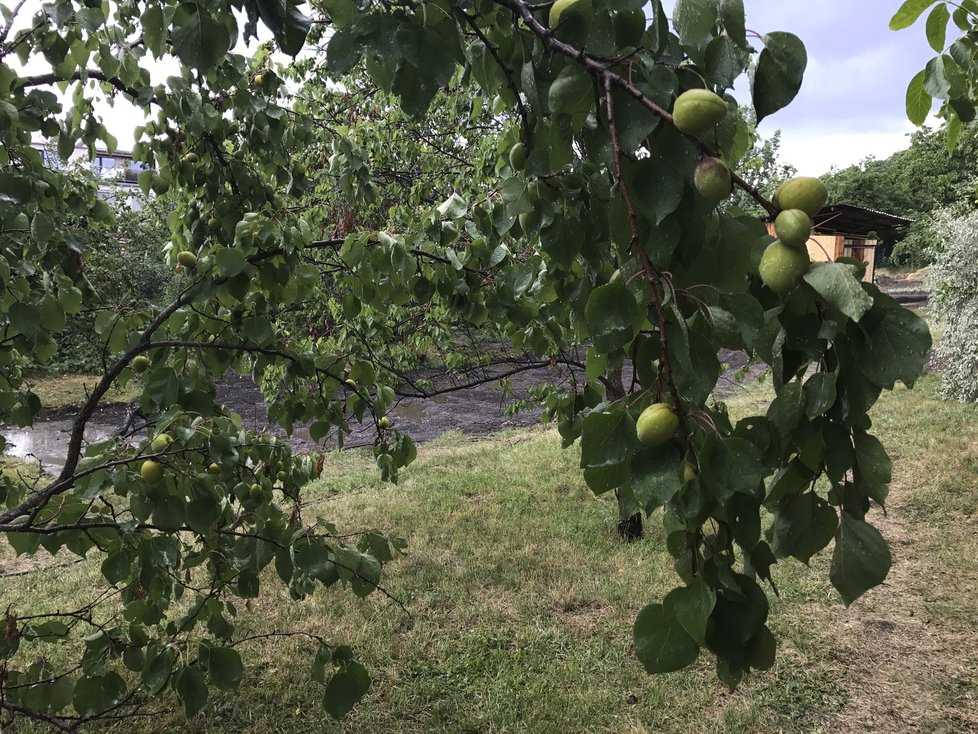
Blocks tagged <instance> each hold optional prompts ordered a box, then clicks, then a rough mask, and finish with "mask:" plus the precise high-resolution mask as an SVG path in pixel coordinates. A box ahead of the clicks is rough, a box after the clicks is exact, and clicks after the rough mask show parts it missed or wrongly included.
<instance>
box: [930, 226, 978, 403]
mask: <svg viewBox="0 0 978 734" xmlns="http://www.w3.org/2000/svg"><path fill="white" fill-rule="evenodd" d="M934 228H935V231H936V232H937V233H938V239H940V240H942V241H943V242H944V248H943V250H942V251H941V253H940V254H939V255H938V256H937V260H936V261H935V263H934V267H933V270H932V273H931V276H930V284H931V287H932V289H933V291H934V309H935V315H936V316H937V317H939V318H940V319H942V320H943V322H944V326H945V331H944V336H943V338H942V339H941V341H940V345H939V346H938V349H937V355H938V358H939V360H940V363H941V365H942V372H943V375H942V382H941V392H942V394H943V395H944V396H945V397H947V398H951V399H953V400H965V401H969V402H971V401H978V214H969V215H967V216H964V217H958V218H956V219H949V218H939V219H938V220H936V221H935V225H934Z"/></svg>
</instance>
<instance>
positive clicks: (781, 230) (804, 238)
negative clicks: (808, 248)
mask: <svg viewBox="0 0 978 734" xmlns="http://www.w3.org/2000/svg"><path fill="white" fill-rule="evenodd" d="M774 231H775V232H777V234H778V239H779V240H781V241H782V242H783V243H784V244H786V245H787V246H788V247H804V246H805V243H806V242H808V238H809V237H811V236H812V220H811V219H810V218H809V216H808V215H807V214H805V212H803V211H802V210H801V209H785V210H784V211H783V212H781V213H780V214H779V215H778V217H777V219H775V220H774Z"/></svg>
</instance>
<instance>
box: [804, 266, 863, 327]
mask: <svg viewBox="0 0 978 734" xmlns="http://www.w3.org/2000/svg"><path fill="white" fill-rule="evenodd" d="M805 282H806V283H808V284H809V285H810V286H811V287H812V288H814V289H815V291H816V292H817V293H818V294H819V295H820V296H821V297H822V298H824V299H825V301H826V303H828V304H829V305H830V306H832V307H833V308H836V309H838V310H839V311H841V312H842V313H844V314H845V315H846V316H848V317H849V318H850V319H852V320H853V321H857V322H858V321H859V320H860V319H861V318H862V317H863V315H864V314H865V313H866V312H867V311H868V310H869V309H871V308H872V307H873V299H872V298H870V297H869V294H868V293H866V291H865V290H863V287H862V283H861V282H860V281H859V278H858V277H857V275H856V268H855V267H854V266H852V265H849V264H846V263H817V264H815V265H812V267H811V268H809V270H808V272H807V273H805Z"/></svg>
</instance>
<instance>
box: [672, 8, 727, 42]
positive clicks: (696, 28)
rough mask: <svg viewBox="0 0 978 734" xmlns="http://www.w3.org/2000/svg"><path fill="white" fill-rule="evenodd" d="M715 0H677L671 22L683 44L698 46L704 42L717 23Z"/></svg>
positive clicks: (711, 33)
mask: <svg viewBox="0 0 978 734" xmlns="http://www.w3.org/2000/svg"><path fill="white" fill-rule="evenodd" d="M717 20H718V18H717V3H716V0H677V2H676V7H675V10H673V13H672V23H673V25H674V26H675V27H676V32H677V33H678V34H679V38H680V39H681V40H682V42H683V43H684V44H687V45H690V46H700V45H702V44H703V43H705V42H706V41H707V40H708V39H709V38H710V36H712V35H713V31H714V29H715V28H716V24H717Z"/></svg>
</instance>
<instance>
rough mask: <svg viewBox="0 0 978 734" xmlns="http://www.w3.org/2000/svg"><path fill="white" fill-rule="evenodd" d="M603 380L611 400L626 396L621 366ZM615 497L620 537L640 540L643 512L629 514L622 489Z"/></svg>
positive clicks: (626, 539) (629, 541) (607, 374)
mask: <svg viewBox="0 0 978 734" xmlns="http://www.w3.org/2000/svg"><path fill="white" fill-rule="evenodd" d="M602 382H604V387H605V391H606V392H607V395H608V400H609V402H610V401H612V400H619V399H620V398H623V397H625V386H624V384H622V380H621V368H620V367H619V368H618V369H617V370H614V371H610V372H606V373H605V375H604V377H603V378H602ZM615 499H616V500H618V535H619V537H620V538H621V539H622V540H624V541H625V542H626V543H631V542H634V541H636V540H640V539H641V538H642V533H643V530H642V515H641V513H638V512H636V513H635V514H634V515H629V514H627V513H628V508H627V507H625V503H624V500H623V498H622V495H621V489H616V490H615Z"/></svg>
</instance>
